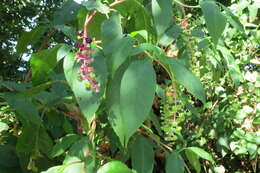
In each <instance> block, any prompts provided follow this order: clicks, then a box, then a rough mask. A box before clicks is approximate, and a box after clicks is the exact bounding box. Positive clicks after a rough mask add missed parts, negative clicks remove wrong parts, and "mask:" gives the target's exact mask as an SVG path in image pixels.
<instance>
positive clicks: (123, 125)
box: [110, 58, 156, 146]
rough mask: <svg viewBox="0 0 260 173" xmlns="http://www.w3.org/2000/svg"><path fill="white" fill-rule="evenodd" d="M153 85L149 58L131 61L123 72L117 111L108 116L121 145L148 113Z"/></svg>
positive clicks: (154, 84)
mask: <svg viewBox="0 0 260 173" xmlns="http://www.w3.org/2000/svg"><path fill="white" fill-rule="evenodd" d="M155 86H156V79H155V72H154V69H153V66H152V63H151V61H150V60H149V59H146V58H145V59H141V60H136V61H133V62H132V63H131V64H130V65H129V67H128V68H127V69H126V71H125V72H124V74H123V76H122V80H121V84H120V94H119V98H117V99H119V101H120V102H119V105H117V106H118V108H117V111H114V112H113V114H112V115H111V116H110V122H111V124H112V126H113V128H114V130H115V132H116V134H117V135H118V136H119V138H120V141H121V143H122V144H123V146H126V145H127V142H128V140H129V139H130V137H131V136H132V135H133V134H134V132H135V131H136V130H137V129H138V128H139V127H140V126H141V124H142V123H143V121H144V120H145V119H146V118H147V116H148V115H149V112H150V110H151V107H152V102H153V98H154V95H155ZM118 109H119V110H118Z"/></svg>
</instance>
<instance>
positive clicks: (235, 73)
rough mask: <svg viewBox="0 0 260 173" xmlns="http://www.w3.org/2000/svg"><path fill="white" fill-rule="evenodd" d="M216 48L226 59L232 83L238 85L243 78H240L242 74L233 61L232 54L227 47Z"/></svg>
mask: <svg viewBox="0 0 260 173" xmlns="http://www.w3.org/2000/svg"><path fill="white" fill-rule="evenodd" d="M218 49H219V50H220V52H221V53H222V55H223V58H224V59H225V61H226V64H227V67H228V71H229V73H230V76H231V78H232V80H233V82H234V84H235V85H236V86H238V85H239V83H240V82H241V81H242V79H243V78H242V74H241V71H240V69H239V66H238V65H237V64H236V62H235V58H234V57H233V55H232V54H231V53H230V51H229V50H228V49H227V48H225V47H222V46H219V47H218Z"/></svg>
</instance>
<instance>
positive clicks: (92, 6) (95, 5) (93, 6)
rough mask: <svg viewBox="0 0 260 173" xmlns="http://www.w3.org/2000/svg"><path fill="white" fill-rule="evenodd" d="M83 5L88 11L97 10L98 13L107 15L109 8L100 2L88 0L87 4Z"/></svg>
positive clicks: (98, 0)
mask: <svg viewBox="0 0 260 173" xmlns="http://www.w3.org/2000/svg"><path fill="white" fill-rule="evenodd" d="M82 5H84V6H85V7H86V8H87V9H88V10H98V11H99V12H100V13H104V14H107V13H109V7H108V6H107V5H105V4H103V3H101V1H100V0H88V1H87V2H83V3H82Z"/></svg>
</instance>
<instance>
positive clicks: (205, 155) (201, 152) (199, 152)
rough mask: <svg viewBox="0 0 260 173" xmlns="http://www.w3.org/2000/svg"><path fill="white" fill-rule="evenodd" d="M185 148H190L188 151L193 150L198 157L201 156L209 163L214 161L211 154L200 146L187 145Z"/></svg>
mask: <svg viewBox="0 0 260 173" xmlns="http://www.w3.org/2000/svg"><path fill="white" fill-rule="evenodd" d="M186 150H190V151H192V152H194V153H195V154H197V155H198V156H199V157H201V158H203V159H205V160H208V161H210V162H211V163H214V160H213V158H212V156H211V155H210V154H209V153H208V152H206V151H205V150H203V149H201V148H198V147H189V148H186Z"/></svg>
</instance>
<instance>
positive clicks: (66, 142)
mask: <svg viewBox="0 0 260 173" xmlns="http://www.w3.org/2000/svg"><path fill="white" fill-rule="evenodd" d="M77 140H79V136H78V135H75V134H68V135H66V136H64V137H62V138H61V139H59V141H58V142H57V143H56V145H55V146H54V147H53V149H52V151H51V157H57V156H59V155H61V154H63V153H64V152H65V151H66V150H67V149H68V148H69V147H70V146H71V145H72V144H73V143H74V142H76V141H77Z"/></svg>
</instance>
